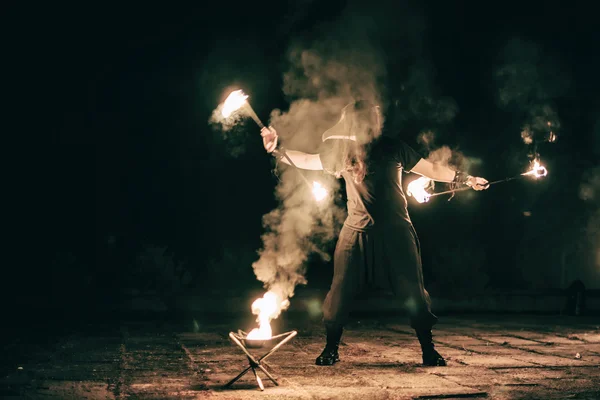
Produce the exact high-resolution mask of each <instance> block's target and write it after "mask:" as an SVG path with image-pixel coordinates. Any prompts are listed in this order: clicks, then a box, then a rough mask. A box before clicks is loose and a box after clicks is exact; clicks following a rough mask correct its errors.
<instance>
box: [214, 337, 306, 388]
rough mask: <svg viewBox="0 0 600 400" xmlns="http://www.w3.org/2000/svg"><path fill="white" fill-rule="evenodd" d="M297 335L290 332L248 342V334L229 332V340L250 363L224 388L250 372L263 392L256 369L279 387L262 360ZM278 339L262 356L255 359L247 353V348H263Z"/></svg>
mask: <svg viewBox="0 0 600 400" xmlns="http://www.w3.org/2000/svg"><path fill="white" fill-rule="evenodd" d="M297 333H298V332H296V331H290V332H286V333H282V334H280V335H276V336H272V337H271V338H270V339H265V340H248V339H247V336H248V334H247V333H246V332H244V331H242V330H238V333H234V332H229V338H230V339H231V340H232V341H233V342H234V343H235V344H237V345H238V347H239V348H240V349H242V351H243V352H244V354H246V357H248V362H249V363H250V365H249V366H248V367H247V368H246V369H245V370H243V371H242V372H240V373H239V375H238V376H236V377H235V378H233V379H232V380H230V381H229V382H228V383H227V384H225V386H224V387H229V386H231V385H232V384H233V383H234V382H236V381H237V380H238V379H240V378H241V377H242V376H244V375H245V374H246V372H248V371H250V370H252V372H253V373H254V377H255V378H256V382H257V383H258V387H260V390H265V386H264V385H263V383H262V379H260V376H258V372H257V368H258V369H260V370H261V371H262V372H264V373H265V375H266V376H267V378H269V379H270V380H271V381H272V382H273V383H274V384H275V385H276V386H279V382H277V380H276V379H275V378H274V377H273V375H271V374H270V373H269V371H267V370H266V369H265V366H268V364H267V363H265V362H264V360H265V359H266V358H267V357H269V356H270V355H271V354H273V353H275V352H276V351H277V349H279V348H280V347H281V346H283V345H284V344H285V343H287V342H289V341H290V340H292V338H293V337H294V336H296V334H297ZM279 338H283V340H281V341H280V342H279V343H277V344H276V345H275V346H274V347H272V348H271V350H269V351H268V352H267V353H265V354H264V355H262V356H261V357H259V358H255V357H254V356H253V355H252V354H250V352H249V351H248V348H263V347H265V346H266V345H267V343H269V342H272V341H273V340H275V339H279Z"/></svg>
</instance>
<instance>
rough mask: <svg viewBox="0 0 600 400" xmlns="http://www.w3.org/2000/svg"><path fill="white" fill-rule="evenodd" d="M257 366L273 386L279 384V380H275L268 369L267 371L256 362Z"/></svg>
mask: <svg viewBox="0 0 600 400" xmlns="http://www.w3.org/2000/svg"><path fill="white" fill-rule="evenodd" d="M257 367H258V368H260V370H261V371H262V372H264V373H265V375H266V376H267V377H268V378H269V379H270V380H271V381H272V382H273V383H274V384H275V386H279V382H277V380H276V379H275V378H273V375H271V374H270V373H269V371H267V370H266V369H265V367H263V366H262V365H260V364H258V365H257Z"/></svg>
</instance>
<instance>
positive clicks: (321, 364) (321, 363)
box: [315, 358, 340, 366]
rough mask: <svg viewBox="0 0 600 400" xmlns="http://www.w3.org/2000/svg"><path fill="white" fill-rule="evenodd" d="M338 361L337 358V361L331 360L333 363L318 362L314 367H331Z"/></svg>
mask: <svg viewBox="0 0 600 400" xmlns="http://www.w3.org/2000/svg"><path fill="white" fill-rule="evenodd" d="M338 361H340V359H339V358H338V359H337V360H333V361H328V362H319V361H316V362H315V365H320V366H331V365H333V364H335V363H336V362H338Z"/></svg>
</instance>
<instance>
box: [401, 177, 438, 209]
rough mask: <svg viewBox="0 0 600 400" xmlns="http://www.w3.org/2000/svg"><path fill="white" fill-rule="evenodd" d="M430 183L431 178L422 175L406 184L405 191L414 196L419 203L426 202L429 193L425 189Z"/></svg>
mask: <svg viewBox="0 0 600 400" xmlns="http://www.w3.org/2000/svg"><path fill="white" fill-rule="evenodd" d="M432 183H433V182H432V181H431V179H429V178H426V177H424V176H422V177H420V178H418V179H415V180H414V181H412V182H411V183H409V184H408V187H407V188H406V193H407V194H408V195H409V196H412V197H414V198H415V200H417V201H418V202H419V203H426V202H428V201H429V197H431V194H429V193H428V192H427V190H425V189H427V188H429V187H431V186H432Z"/></svg>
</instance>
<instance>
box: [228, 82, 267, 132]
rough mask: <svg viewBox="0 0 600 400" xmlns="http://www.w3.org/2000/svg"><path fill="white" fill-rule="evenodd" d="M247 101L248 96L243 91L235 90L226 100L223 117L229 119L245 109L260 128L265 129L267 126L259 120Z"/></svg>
mask: <svg viewBox="0 0 600 400" xmlns="http://www.w3.org/2000/svg"><path fill="white" fill-rule="evenodd" d="M247 99H248V95H246V94H245V93H244V92H243V91H242V90H241V89H240V90H234V91H233V92H231V93H230V94H229V96H227V98H226V99H225V102H224V103H223V109H222V110H221V115H223V117H224V118H229V117H230V116H231V114H233V113H234V112H236V111H237V110H239V109H241V108H244V110H245V111H246V112H247V113H248V114H249V115H250V117H251V118H252V119H253V120H254V122H256V124H257V125H258V126H259V128H261V129H262V128H264V127H265V125H264V124H263V123H262V122H261V120H260V119H259V118H258V116H257V115H256V113H255V112H254V110H253V109H252V106H250V103H248V101H247Z"/></svg>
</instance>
